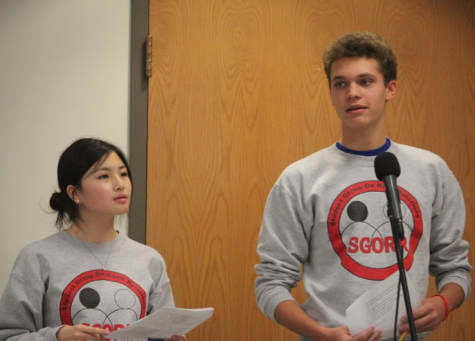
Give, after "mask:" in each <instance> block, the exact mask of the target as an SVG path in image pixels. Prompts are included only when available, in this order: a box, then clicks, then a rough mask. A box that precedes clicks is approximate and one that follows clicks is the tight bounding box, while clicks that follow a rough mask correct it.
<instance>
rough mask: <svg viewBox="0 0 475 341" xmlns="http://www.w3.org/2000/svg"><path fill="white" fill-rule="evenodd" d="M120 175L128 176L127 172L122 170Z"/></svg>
mask: <svg viewBox="0 0 475 341" xmlns="http://www.w3.org/2000/svg"><path fill="white" fill-rule="evenodd" d="M120 175H122V176H124V177H128V176H129V173H127V172H123V173H121V174H120Z"/></svg>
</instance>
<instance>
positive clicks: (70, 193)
mask: <svg viewBox="0 0 475 341" xmlns="http://www.w3.org/2000/svg"><path fill="white" fill-rule="evenodd" d="M66 193H68V196H69V197H70V198H71V200H72V201H74V202H75V203H77V204H79V203H80V200H79V198H78V197H77V195H76V187H74V186H73V185H68V187H66Z"/></svg>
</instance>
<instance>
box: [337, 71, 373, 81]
mask: <svg viewBox="0 0 475 341" xmlns="http://www.w3.org/2000/svg"><path fill="white" fill-rule="evenodd" d="M373 76H374V75H373V74H372V73H370V72H365V73H360V74H359V75H357V76H356V78H365V77H373ZM342 79H346V77H345V76H341V75H336V76H335V77H333V78H332V81H335V80H342Z"/></svg>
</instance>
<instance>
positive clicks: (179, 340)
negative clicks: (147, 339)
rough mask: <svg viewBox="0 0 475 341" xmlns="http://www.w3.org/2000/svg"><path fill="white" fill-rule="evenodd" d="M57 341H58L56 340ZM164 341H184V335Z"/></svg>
mask: <svg viewBox="0 0 475 341" xmlns="http://www.w3.org/2000/svg"><path fill="white" fill-rule="evenodd" d="M58 341H59V340H58ZM165 341H186V336H185V335H181V336H180V335H173V336H172V338H171V339H165Z"/></svg>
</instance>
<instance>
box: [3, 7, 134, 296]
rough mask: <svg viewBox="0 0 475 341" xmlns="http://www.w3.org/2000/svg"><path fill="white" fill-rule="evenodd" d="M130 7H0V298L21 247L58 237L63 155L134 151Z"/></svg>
mask: <svg viewBox="0 0 475 341" xmlns="http://www.w3.org/2000/svg"><path fill="white" fill-rule="evenodd" d="M129 38H130V0H100V1H99V0H81V1H78V0H42V1H38V0H0V232H1V234H0V295H1V294H2V293H3V290H4V288H5V285H6V282H7V280H8V277H9V274H10V271H11V268H12V266H13V262H14V260H15V258H16V256H17V255H18V252H19V251H20V250H21V248H22V247H23V246H25V245H26V244H28V243H31V242H33V241H35V240H38V239H40V238H43V237H46V236H48V235H50V234H52V233H54V232H55V231H56V230H55V227H54V226H53V225H54V220H55V216H54V215H53V214H49V213H45V212H44V210H48V209H49V205H48V203H49V198H50V196H51V194H52V192H53V190H54V189H55V188H56V165H57V161H58V158H59V156H60V154H61V152H62V151H63V150H64V149H65V148H66V147H67V146H68V145H69V144H70V143H71V142H72V141H74V140H75V139H77V138H79V137H83V136H94V137H99V138H103V139H106V140H109V141H110V142H112V143H115V144H117V145H118V146H119V147H121V148H122V149H123V150H124V151H125V153H126V154H128V122H129V118H128V117H129V109H128V106H129V46H130V42H129Z"/></svg>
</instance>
